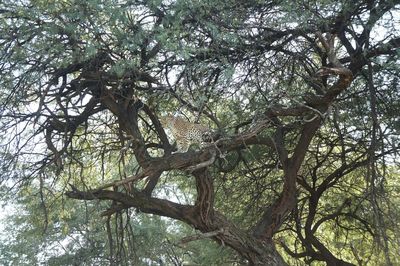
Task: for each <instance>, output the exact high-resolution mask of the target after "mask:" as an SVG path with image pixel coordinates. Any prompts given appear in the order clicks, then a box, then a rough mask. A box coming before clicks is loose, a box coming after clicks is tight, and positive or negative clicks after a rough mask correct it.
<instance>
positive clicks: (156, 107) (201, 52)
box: [0, 0, 400, 265]
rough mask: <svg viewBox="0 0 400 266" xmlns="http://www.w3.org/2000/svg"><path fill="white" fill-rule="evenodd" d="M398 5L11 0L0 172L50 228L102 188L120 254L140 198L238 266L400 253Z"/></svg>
mask: <svg viewBox="0 0 400 266" xmlns="http://www.w3.org/2000/svg"><path fill="white" fill-rule="evenodd" d="M399 4H400V3H399V2H398V1H389V0H387V1H339V2H338V1H311V2H305V1H212V2H209V1H181V0H177V1H156V0H154V1H153V0H151V1H136V0H133V1H99V0H90V1H81V0H66V1H40V0H37V1H33V0H31V1H23V2H20V3H18V2H17V3H16V2H15V1H9V0H5V1H3V2H2V3H0V16H1V18H2V19H1V20H0V30H1V34H0V44H1V47H2V52H1V55H0V56H1V57H0V63H1V64H0V69H1V79H0V89H1V96H0V97H1V98H0V101H1V106H2V107H1V109H0V112H1V113H0V114H1V124H0V126H1V129H2V132H3V133H4V134H3V136H1V143H2V151H1V156H2V157H1V164H2V165H1V166H2V168H1V169H2V170H1V171H2V178H3V179H2V181H3V182H4V185H5V186H7V187H9V186H10V184H12V185H11V186H12V189H11V191H19V192H21V191H26V189H27V188H29V187H30V188H31V189H32V188H35V191H36V192H35V195H36V196H37V198H38V199H39V202H40V207H41V208H42V209H43V215H42V216H41V217H42V221H44V222H43V224H45V225H46V226H45V229H46V228H47V225H48V224H50V223H52V221H55V220H57V221H58V222H59V221H60V220H59V219H61V218H60V217H59V216H57V215H61V211H59V210H60V209H63V208H64V207H60V206H58V205H57V204H52V203H51V202H53V201H54V200H56V198H57V197H64V196H66V197H67V198H70V199H74V201H73V202H75V204H78V203H76V200H82V201H88V202H90V201H96V202H99V204H100V205H98V207H99V206H101V207H102V208H104V209H103V211H102V215H103V216H104V217H105V218H106V232H107V234H105V235H104V236H105V239H103V241H108V245H109V253H108V254H107V261H108V263H110V264H112V265H125V264H126V265H128V264H129V263H131V261H129V259H127V258H129V257H130V256H131V257H133V255H132V254H134V252H135V251H134V250H133V249H134V245H133V244H132V243H134V239H133V240H132V239H130V238H129V236H130V235H131V234H132V228H131V227H130V226H125V223H126V224H132V223H135V217H136V215H139V214H138V213H137V212H140V215H142V214H153V215H156V216H162V217H168V218H171V219H173V220H176V221H180V222H182V223H183V224H186V225H188V226H190V227H192V228H194V229H196V230H198V232H199V233H198V234H197V235H195V236H187V237H186V238H184V239H182V241H181V242H189V241H194V240H198V239H199V238H202V239H203V240H204V239H209V240H213V241H214V242H215V243H217V244H218V245H221V246H227V247H229V248H231V249H232V250H234V251H235V252H236V253H237V255H232V258H231V259H232V261H234V262H232V261H231V263H232V264H235V263H236V264H240V263H249V264H251V265H287V263H290V264H295V263H306V264H311V263H313V262H315V263H318V262H321V263H325V264H327V265H354V264H357V265H366V264H368V263H378V262H380V263H382V261H384V263H385V265H394V264H396V263H400V261H399V258H398V256H396V249H397V250H398V249H399V243H398V241H396V239H398V237H399V224H398V223H397V222H396V221H398V219H399V213H400V212H399V207H398V206H400V205H399V200H398V196H399V192H400V187H399V186H398V185H397V184H396V181H398V180H399V178H400V177H399V165H398V163H397V162H396V158H397V156H399V150H400V145H399V143H400V142H399V133H400V132H399V130H400V125H399V117H398V114H399V111H400V90H399V85H398V78H399V76H400V71H399V67H398V63H399V50H398V48H399V47H400V32H399V30H400V24H399V19H398V17H399V7H400V5H399ZM168 115H172V117H175V118H176V119H178V120H179V121H183V122H182V123H184V122H185V121H187V122H186V124H185V123H184V124H185V125H188V126H192V127H195V128H196V127H197V128H199V127H200V126H199V125H197V123H199V124H201V125H202V128H206V127H207V128H209V129H210V130H209V132H206V133H205V134H201V136H200V138H201V139H202V140H203V143H201V144H199V143H191V142H192V139H191V137H192V135H190V136H186V135H187V133H188V132H187V131H188V128H187V126H182V125H181V124H180V123H175V122H171V123H172V125H171V123H170V124H169V126H170V129H172V130H171V131H172V133H173V134H171V135H170V132H169V130H168V127H167V126H165V123H161V120H162V117H166V116H168ZM173 121H174V120H173ZM178 125H181V127H180V128H177V127H174V126H178ZM177 131H179V132H178V133H177ZM182 131H184V132H182ZM202 133H204V132H202ZM178 135H179V136H180V137H183V138H187V140H185V141H187V142H188V143H189V146H190V147H189V149H188V150H187V151H186V149H185V150H181V149H179V150H178V149H177V148H178V145H179V144H180V142H179V141H182V140H179V139H175V138H176V137H177V136H178ZM198 137H199V136H197V138H198ZM190 144H192V145H190ZM167 186H170V187H174V188H177V190H176V191H177V193H176V194H175V195H174V196H173V197H171V196H168V195H165V194H163V193H160V189H161V188H165V187H167ZM184 190H185V191H184ZM185 195H188V197H185ZM68 202H69V203H68V204H72V203H71V201H68ZM28 203H29V202H28ZM28 203H26V204H28ZM52 208H53V209H52ZM66 209H67V208H66ZM76 209H77V211H78V214H81V215H82V217H83V216H84V215H86V216H88V214H87V212H86V214H85V213H84V212H85V211H84V208H76ZM91 214H92V215H94V214H93V212H91ZM64 216H65V213H64ZM36 218H37V217H36ZM76 219H78V217H76ZM76 221H78V220H76ZM93 222H94V223H95V222H96V220H95V219H94V220H93ZM113 223H115V224H113ZM161 223H162V222H160V224H161ZM78 224H79V223H78ZM77 227H78V225H77ZM114 227H115V228H117V229H116V230H113V229H112V228H114ZM149 230H154V228H150V229H149ZM95 247H96V245H93V248H95ZM119 247H127V248H124V249H123V250H124V252H115V250H116V249H118V248H119ZM232 254H233V253H232ZM159 260H160V262H159V263H160V264H162V263H163V262H162V261H163V260H164V258H161V257H160V258H159ZM142 263H145V262H143V261H142ZM175 263H176V265H180V263H183V262H178V261H176V262H175Z"/></svg>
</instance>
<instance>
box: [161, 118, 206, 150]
mask: <svg viewBox="0 0 400 266" xmlns="http://www.w3.org/2000/svg"><path fill="white" fill-rule="evenodd" d="M160 122H161V124H162V126H163V127H164V128H167V129H169V130H170V131H171V133H172V136H173V137H174V139H175V141H176V144H177V148H178V152H187V151H188V150H189V148H190V146H191V145H192V144H198V145H200V147H202V144H203V142H204V139H205V137H206V136H207V135H208V134H209V133H210V132H211V130H210V128H208V127H207V126H204V125H202V124H195V123H191V122H189V121H187V120H186V119H185V118H182V117H179V116H172V115H167V116H162V117H160Z"/></svg>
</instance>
